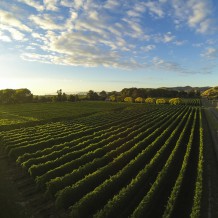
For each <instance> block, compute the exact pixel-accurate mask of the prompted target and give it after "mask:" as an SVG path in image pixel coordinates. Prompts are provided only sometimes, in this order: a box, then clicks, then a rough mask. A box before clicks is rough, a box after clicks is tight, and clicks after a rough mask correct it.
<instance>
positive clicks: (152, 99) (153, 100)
mask: <svg viewBox="0 0 218 218" xmlns="http://www.w3.org/2000/svg"><path fill="white" fill-rule="evenodd" d="M145 103H147V104H155V98H146V99H145Z"/></svg>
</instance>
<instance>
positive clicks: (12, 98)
mask: <svg viewBox="0 0 218 218" xmlns="http://www.w3.org/2000/svg"><path fill="white" fill-rule="evenodd" d="M32 100H33V95H32V93H31V91H30V90H29V89H26V88H23V89H3V90H0V103H1V104H15V103H27V102H32Z"/></svg>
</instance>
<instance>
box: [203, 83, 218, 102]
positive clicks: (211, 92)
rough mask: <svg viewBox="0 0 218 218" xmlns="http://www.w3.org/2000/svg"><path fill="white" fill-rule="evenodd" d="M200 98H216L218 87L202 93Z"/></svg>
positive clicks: (217, 96)
mask: <svg viewBox="0 0 218 218" xmlns="http://www.w3.org/2000/svg"><path fill="white" fill-rule="evenodd" d="M201 96H203V97H207V98H210V99H213V98H218V86H215V87H213V88H210V89H208V90H206V91H204V92H203V93H202V94H201Z"/></svg>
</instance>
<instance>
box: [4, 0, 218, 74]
mask: <svg viewBox="0 0 218 218" xmlns="http://www.w3.org/2000/svg"><path fill="white" fill-rule="evenodd" d="M11 1H12V2H16V1H15V0H11ZM16 7H20V9H22V10H25V11H26V16H20V15H19V13H12V12H11V11H9V10H7V9H6V7H4V8H2V9H1V8H0V41H3V42H8V43H10V42H23V43H24V44H23V48H31V49H29V50H33V49H34V53H22V54H21V57H22V58H23V59H24V60H28V61H39V62H44V63H52V64H62V65H70V66H85V67H97V66H104V67H112V68H121V69H141V68H146V67H148V65H153V67H154V68H156V69H161V70H165V71H175V72H177V73H193V72H192V71H188V70H186V69H184V68H183V67H182V66H181V64H179V63H175V62H170V61H164V60H163V59H162V58H157V56H159V55H157V53H158V51H159V48H161V49H162V48H165V49H168V47H172V49H174V48H173V46H175V47H177V48H178V47H182V46H184V45H185V44H188V40H187V39H186V38H181V37H180V35H179V34H178V33H177V31H178V30H179V31H181V29H183V28H184V29H187V28H188V29H189V31H192V32H195V34H205V33H209V32H212V29H214V25H213V24H214V19H213V16H212V15H211V14H213V13H212V12H213V10H212V7H211V3H210V1H209V0H190V1H185V2H184V1H180V0H154V1H150V0H149V1H145V2H143V1H139V0H135V1H124V0H121V1H116V0H105V1H96V0H72V1H71V0H43V1H30V0H18V2H17V4H16ZM164 21H167V22H168V24H169V26H172V28H168V26H167V25H166V26H167V27H163V26H162V23H161V22H164ZM152 24H155V25H152ZM193 48H194V47H193ZM195 48H197V47H195ZM155 52H157V53H156V54H154V53H155ZM168 52H169V51H168ZM160 56H161V55H160ZM201 56H202V57H206V58H208V59H211V58H215V57H216V56H217V50H214V49H212V48H207V49H206V50H205V52H204V53H202V54H201ZM145 59H146V61H147V63H145V61H144V60H145ZM148 62H149V63H150V64H148Z"/></svg>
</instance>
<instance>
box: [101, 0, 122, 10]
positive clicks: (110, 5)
mask: <svg viewBox="0 0 218 218" xmlns="http://www.w3.org/2000/svg"><path fill="white" fill-rule="evenodd" d="M119 6H120V3H119V1H117V0H107V1H106V3H105V5H104V7H105V8H107V9H115V8H117V7H119Z"/></svg>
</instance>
